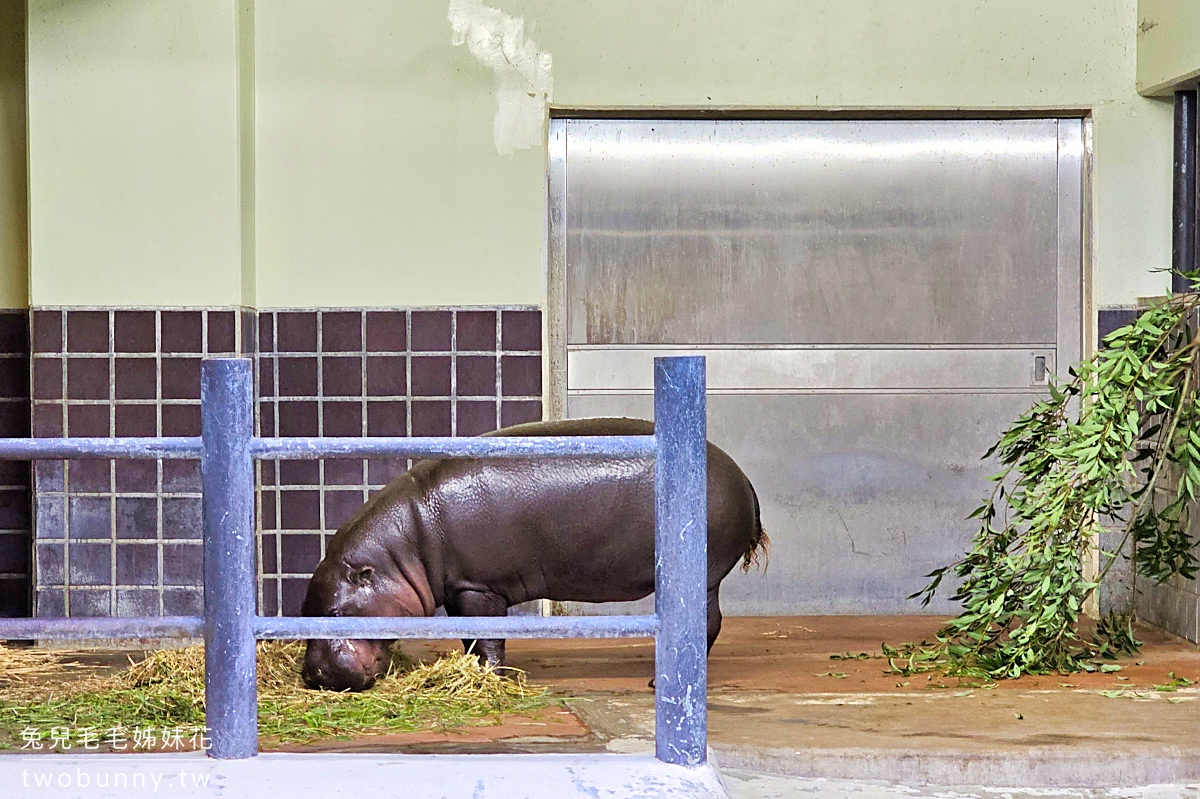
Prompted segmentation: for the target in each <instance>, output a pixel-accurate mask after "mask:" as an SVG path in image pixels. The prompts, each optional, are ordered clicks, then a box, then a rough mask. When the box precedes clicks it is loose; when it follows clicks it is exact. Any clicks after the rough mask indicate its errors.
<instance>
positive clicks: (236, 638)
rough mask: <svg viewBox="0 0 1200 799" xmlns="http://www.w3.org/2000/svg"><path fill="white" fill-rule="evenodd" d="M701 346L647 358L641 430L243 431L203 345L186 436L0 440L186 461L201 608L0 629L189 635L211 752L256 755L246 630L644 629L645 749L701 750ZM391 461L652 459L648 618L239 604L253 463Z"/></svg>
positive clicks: (462, 633)
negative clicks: (197, 501)
mask: <svg viewBox="0 0 1200 799" xmlns="http://www.w3.org/2000/svg"><path fill="white" fill-rule="evenodd" d="M704 392H705V375H704V358H702V357H696V356H687V357H670V358H656V359H655V362H654V413H655V426H654V435H652V436H594V437H593V436H582V437H489V438H440V437H439V438H258V437H255V435H254V415H253V414H254V391H253V370H252V365H251V362H250V360H249V359H246V358H208V359H205V361H204V363H203V365H202V370H201V411H200V416H201V428H202V435H201V436H200V437H199V438H72V439H66V438H62V439H0V459H9V460H47V459H52V460H58V459H63V458H89V457H90V458H199V459H200V461H201V472H202V478H203V492H204V493H203V507H204V616H203V617H200V616H177V617H138V618H85V619H80V618H64V619H0V639H28V640H32V639H46V640H51V639H59V640H62V639H72V640H87V639H113V638H191V637H196V636H198V635H203V636H204V643H205V708H206V723H207V725H208V727H209V731H210V737H211V740H212V747H211V749H210V750H209V754H210V755H211V756H212V757H215V758H222V759H236V758H247V757H253V756H254V755H255V754H257V752H258V701H257V683H256V680H257V675H256V659H255V642H256V641H257V640H259V639H307V638H383V639H392V638H396V639H399V638H622V637H650V636H653V637H654V639H655V721H656V725H657V726H656V736H655V750H656V756H657V757H658V758H659V759H660V760H663V761H665V762H668V763H675V764H679V765H699V764H702V763H703V762H704V761H705V756H706V746H707V715H706V696H707V687H706V686H707V665H706V624H707V599H706V590H707V579H708V557H707V545H708V541H707V531H708V510H707V499H708V497H707V460H706V455H707V432H706V424H705V396H704ZM334 456H340V457H344V456H358V457H374V456H389V457H399V458H424V457H438V458H580V457H598V456H604V457H622V458H630V457H654V458H655V459H656V464H655V572H654V585H655V613H654V615H651V616H590V617H551V618H539V617H499V618H491V617H475V618H441V617H430V618H361V617H360V618H348V617H340V616H339V617H322V618H314V617H267V616H259V615H257V611H256V608H255V577H256V565H255V525H254V492H255V480H254V461H255V460H274V459H288V460H301V459H314V458H324V457H334Z"/></svg>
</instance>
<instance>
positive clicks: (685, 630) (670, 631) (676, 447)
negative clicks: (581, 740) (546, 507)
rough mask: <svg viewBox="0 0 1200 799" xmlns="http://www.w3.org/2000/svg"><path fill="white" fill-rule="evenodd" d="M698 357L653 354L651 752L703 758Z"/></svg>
mask: <svg viewBox="0 0 1200 799" xmlns="http://www.w3.org/2000/svg"><path fill="white" fill-rule="evenodd" d="M704 390H705V379H704V358H703V357H700V356H688V357H675V358H655V359H654V437H655V439H657V455H656V462H655V468H654V491H655V506H654V526H655V532H654V547H655V552H654V591H655V594H654V604H655V611H656V612H657V613H658V622H659V632H658V636H657V638H656V639H655V642H654V672H655V702H654V718H655V754H656V756H657V757H658V759H659V760H662V761H664V762H666V763H675V764H677V765H682V766H696V765H700V764H702V763H704V761H705V759H706V755H707V746H708V716H707V697H708V662H707V651H706V649H707V626H708V442H707V439H708V433H707V422H706V418H705V412H706V411H705V397H704Z"/></svg>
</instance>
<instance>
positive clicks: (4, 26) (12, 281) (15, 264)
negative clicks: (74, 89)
mask: <svg viewBox="0 0 1200 799" xmlns="http://www.w3.org/2000/svg"><path fill="white" fill-rule="evenodd" d="M26 187H27V182H26V174H25V6H24V3H22V2H19V1H18V0H8V2H3V3H0V308H24V307H25V306H26V305H27V304H28V300H29V296H28V295H29V289H28V286H27V284H26V276H27V274H28V260H27V255H28V251H29V239H28V235H27V231H28V215H27V205H26V203H27V199H26Z"/></svg>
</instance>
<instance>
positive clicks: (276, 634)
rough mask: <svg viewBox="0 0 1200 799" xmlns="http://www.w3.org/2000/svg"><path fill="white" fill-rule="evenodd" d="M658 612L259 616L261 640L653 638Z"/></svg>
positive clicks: (257, 633) (256, 628)
mask: <svg viewBox="0 0 1200 799" xmlns="http://www.w3.org/2000/svg"><path fill="white" fill-rule="evenodd" d="M657 632H658V617H657V616H550V617H542V616H469V617H449V616H424V617H415V618H414V617H392V616H388V617H380V616H322V617H314V616H259V617H258V618H257V619H256V621H255V624H254V634H255V636H257V637H258V638H296V639H298V638H387V639H390V638H653V637H654V635H655V634H656V633H657Z"/></svg>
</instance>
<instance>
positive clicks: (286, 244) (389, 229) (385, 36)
mask: <svg viewBox="0 0 1200 799" xmlns="http://www.w3.org/2000/svg"><path fill="white" fill-rule="evenodd" d="M499 5H500V6H501V7H502V8H503V10H504V11H505V12H507V13H509V14H512V15H514V16H519V17H522V18H523V19H524V21H525V25H526V30H527V32H529V33H530V35H531V36H532V37H533V38H534V39H535V40H536V41H537V44H538V45H539V46H540V47H541V48H542V49H543V50H546V51H549V52H550V54H551V55H552V56H553V80H554V92H553V103H554V104H555V105H556V106H560V107H567V108H570V107H574V108H596V107H603V108H617V109H620V108H645V107H691V108H698V107H712V106H726V107H741V108H751V109H754V108H791V109H801V110H803V109H814V108H816V109H824V108H847V107H850V108H915V109H956V108H1019V109H1028V108H1046V109H1053V108H1064V107H1069V108H1078V109H1092V110H1093V112H1094V122H1095V142H1096V158H1095V165H1096V175H1095V181H1096V184H1095V185H1096V197H1095V215H1096V239H1095V258H1096V297H1097V299H1098V301H1099V302H1100V303H1105V304H1108V303H1121V302H1131V301H1132V300H1133V299H1134V298H1135V297H1137V296H1139V295H1146V294H1155V293H1159V292H1160V291H1161V289H1162V286H1163V278H1162V277H1161V275H1152V274H1149V272H1148V270H1149V269H1151V268H1159V267H1162V266H1165V265H1166V264H1167V263H1168V261H1169V255H1170V239H1169V232H1170V231H1169V225H1170V195H1171V193H1170V164H1171V149H1170V148H1171V111H1170V108H1169V107H1168V106H1166V105H1164V104H1162V103H1159V102H1155V101H1151V100H1147V99H1144V98H1141V97H1139V96H1138V95H1137V92H1136V89H1135V85H1134V79H1135V44H1136V38H1135V30H1136V25H1137V9H1136V0H1055V2H1053V3H1046V2H1044V0H993V1H992V2H983V3H963V2H961V0H924V1H923V2H920V3H917V2H905V3H896V2H895V1H894V0H807V1H806V2H794V0H736V1H730V2H713V0H704V1H703V2H701V1H700V0H664V1H663V2H656V3H645V2H640V1H638V0H624V1H623V2H622V1H617V0H610V2H605V3H591V2H562V0H557V2H555V1H553V0H536V1H535V0H526V1H525V2H515V1H513V0H508V1H507V2H502V3H500V4H499ZM257 17H258V20H257V21H258V53H257V69H258V103H259V110H258V137H259V148H258V186H257V190H258V237H259V238H258V298H259V302H260V303H261V304H263V305H266V306H288V305H297V306H303V305H320V304H326V303H329V302H334V303H346V304H365V305H372V304H388V303H400V304H410V303H431V304H453V303H481V302H514V303H515V302H527V303H536V302H540V301H541V300H542V298H543V293H544V286H543V274H542V269H543V267H542V262H543V216H544V210H543V188H542V179H543V178H542V176H543V170H544V154H543V152H542V151H540V150H537V149H531V150H523V151H518V152H517V153H516V154H515V155H512V156H501V155H498V154H497V152H496V148H495V146H494V144H493V140H492V117H493V114H494V111H495V107H494V100H493V89H494V84H493V76H492V73H491V72H490V71H489V70H488V69H486V68H484V67H483V66H481V65H480V64H478V63H477V62H476V61H475V60H474V59H473V58H472V56H471V55H470V54H469V53H468V52H467V51H466V49H465V48H463V47H452V46H451V42H450V28H449V24H448V21H447V18H446V4H445V3H442V2H414V3H395V2H391V0H350V1H348V2H338V3H333V2H329V1H328V0H259V5H258V15H257Z"/></svg>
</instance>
